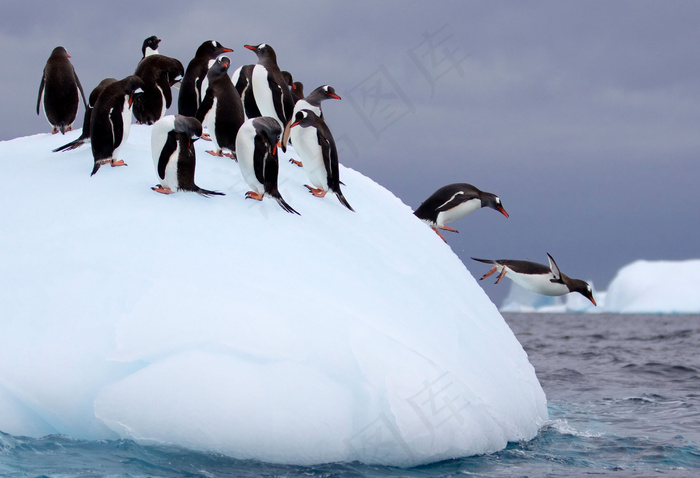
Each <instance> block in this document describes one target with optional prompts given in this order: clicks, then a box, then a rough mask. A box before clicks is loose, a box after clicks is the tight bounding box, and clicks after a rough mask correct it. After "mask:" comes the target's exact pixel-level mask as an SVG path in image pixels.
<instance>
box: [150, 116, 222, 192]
mask: <svg viewBox="0 0 700 478" xmlns="http://www.w3.org/2000/svg"><path fill="white" fill-rule="evenodd" d="M201 136H202V123H200V122H199V120H197V119H196V118H192V117H191V116H182V115H175V116H172V115H168V116H164V117H163V118H161V119H160V120H158V121H157V122H156V123H155V124H154V125H153V129H152V130H151V153H152V155H153V164H154V165H155V167H156V172H157V173H158V178H160V183H159V184H158V185H157V186H155V187H152V188H151V189H153V190H154V191H156V192H159V193H162V194H172V193H174V192H176V191H193V192H196V193H197V194H201V195H202V196H212V195H215V196H223V195H224V193H220V192H218V191H209V190H207V189H202V188H200V187H199V186H197V185H196V184H195V183H194V168H195V164H196V159H195V152H194V141H196V140H197V139H199V138H200V137H201Z"/></svg>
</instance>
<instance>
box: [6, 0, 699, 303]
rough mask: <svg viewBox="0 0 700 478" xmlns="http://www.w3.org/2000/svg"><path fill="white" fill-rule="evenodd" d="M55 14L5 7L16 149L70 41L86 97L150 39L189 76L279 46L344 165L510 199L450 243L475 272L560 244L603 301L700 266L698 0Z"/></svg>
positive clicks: (564, 258)
mask: <svg viewBox="0 0 700 478" xmlns="http://www.w3.org/2000/svg"><path fill="white" fill-rule="evenodd" d="M41 3H43V5H42V6H37V3H34V2H13V3H12V4H9V5H4V6H3V15H2V16H1V17H0V25H2V29H1V31H0V35H2V38H1V40H2V48H0V55H1V57H0V59H1V61H2V73H1V75H2V76H1V77H0V81H1V82H2V84H1V86H2V91H3V93H2V95H1V97H0V101H1V102H2V104H1V105H0V106H1V108H2V112H3V118H2V130H1V131H0V139H2V140H6V139H11V138H15V137H18V136H27V135H31V134H37V133H46V132H48V131H50V127H49V125H48V123H47V122H46V118H45V117H44V113H43V110H42V112H41V116H37V115H36V111H35V107H36V100H37V93H38V87H39V82H40V79H41V72H42V70H43V67H44V65H45V63H46V59H47V58H48V56H49V54H50V53H51V51H52V49H53V48H54V47H56V46H58V45H62V46H64V47H65V48H66V49H67V50H68V53H69V54H70V55H71V56H72V62H73V65H74V66H75V69H76V71H77V73H78V76H79V77H80V80H81V82H82V84H83V87H84V89H85V93H86V95H87V94H89V92H90V91H91V90H92V88H93V87H94V86H96V85H97V83H98V82H99V81H100V80H101V79H103V78H106V77H116V78H123V77H125V76H127V75H130V74H132V73H133V71H134V68H135V67H136V63H137V62H138V60H139V59H140V56H141V51H140V49H141V44H142V42H143V40H144V38H146V37H148V36H150V35H157V36H158V37H159V38H161V39H162V40H163V41H162V43H161V45H160V53H162V54H165V55H168V56H172V57H175V58H178V59H179V60H180V61H181V62H182V63H183V64H184V65H185V66H186V65H187V63H188V62H189V61H190V60H191V58H192V57H193V56H194V52H195V50H196V49H197V47H198V46H199V45H200V44H201V43H202V42H203V41H205V40H218V41H220V42H221V43H223V44H224V45H225V46H228V47H231V48H233V49H234V50H235V51H234V53H232V54H231V59H232V65H233V67H237V66H238V65H241V64H249V63H254V62H255V60H256V57H255V54H254V53H253V52H250V51H248V50H246V49H244V48H243V45H245V44H258V43H263V42H264V43H268V44H270V45H272V46H273V48H274V49H275V50H276V52H277V58H278V63H279V65H280V67H281V68H282V69H285V70H288V71H290V72H291V73H292V74H293V75H294V78H295V80H299V81H302V82H303V83H304V85H305V89H306V91H307V92H309V91H311V90H312V89H313V88H315V87H316V86H319V85H322V84H330V85H332V86H334V87H335V89H336V90H337V91H338V93H339V95H340V96H341V97H342V98H343V99H342V101H336V102H334V101H329V102H326V103H324V113H325V115H326V119H327V122H328V123H329V126H330V127H331V130H332V132H333V134H334V136H335V138H336V142H337V143H338V145H339V148H340V161H341V163H343V164H344V165H345V166H347V167H350V168H353V169H356V170H358V171H360V172H362V173H363V174H365V175H367V176H369V177H371V178H373V179H374V180H375V181H377V182H378V183H380V184H381V185H383V186H385V187H386V188H388V189H389V190H391V191H392V192H393V193H394V194H396V195H397V196H398V197H400V198H401V199H402V200H403V201H404V202H405V203H406V204H407V205H409V206H411V207H412V208H414V209H415V208H417V207H418V205H419V204H420V203H421V201H423V200H424V199H425V198H427V197H428V196H429V195H430V194H431V193H432V192H434V191H435V190H436V189H438V188H439V187H441V186H444V185H446V184H449V183H454V182H467V183H471V184H473V185H475V186H477V187H478V188H480V189H483V190H486V191H489V192H493V193H495V194H497V195H499V196H500V198H501V200H502V201H503V204H504V206H505V208H506V210H507V211H508V212H509V213H510V215H511V217H510V218H509V219H506V218H504V217H503V216H502V215H500V214H499V213H497V212H496V211H492V210H480V211H476V212H475V213H473V214H472V215H470V216H468V217H466V218H464V219H461V220H460V221H457V222H455V223H452V226H454V227H456V228H457V229H459V231H460V233H459V234H451V233H449V232H446V233H445V235H446V237H447V239H448V242H449V245H450V246H451V247H452V249H453V250H454V251H455V253H457V254H458V255H459V256H460V258H461V259H462V260H463V261H465V263H466V265H467V267H468V268H469V269H470V270H471V271H472V272H473V274H474V275H475V276H477V277H480V276H481V274H482V273H484V272H486V270H487V269H488V266H486V265H484V264H479V263H475V262H473V261H470V260H469V257H470V256H475V257H485V258H505V259H529V260H535V261H537V262H546V256H545V252H549V253H550V254H552V256H553V257H554V258H555V259H556V260H557V263H558V264H559V266H560V268H561V269H562V271H563V272H564V273H565V274H567V275H570V276H572V277H576V278H580V279H584V280H593V282H594V283H595V286H596V287H597V288H598V289H605V288H607V286H608V284H609V282H610V280H611V279H612V278H613V276H614V274H615V272H616V271H617V270H618V269H619V268H620V267H622V266H623V265H625V264H627V263H629V262H631V261H633V260H635V259H640V258H643V259H673V260H678V259H688V258H697V257H700V212H699V209H700V187H698V180H699V179H700V157H699V156H700V101H699V98H700V34H699V33H698V25H700V2H696V1H669V2H658V1H642V0H631V1H608V0H605V1H589V0H587V1H556V2H555V1H548V2H544V1H532V2H527V1H517V2H515V1H513V2H493V1H471V2H470V1H458V2H440V1H433V2H414V3H409V2H403V1H402V2H378V1H376V0H372V1H364V0H363V1H355V2H342V3H337V4H333V3H330V2H323V1H318V2H311V1H308V2H267V1H255V2H245V3H234V2H229V1H216V2H192V1H186V2H185V1H180V0H171V1H168V2H131V1H121V2H112V4H111V5H103V4H101V3H86V4H85V5H86V6H85V7H81V8H80V9H78V8H77V7H74V6H73V5H72V4H66V3H57V2H41ZM233 67H232V68H233ZM175 104H177V102H175ZM171 112H175V111H171ZM82 115H83V110H82V108H81V110H80V111H79V113H78V116H79V119H78V121H76V127H80V126H81V122H82ZM17 159H18V160H21V158H17ZM57 160H60V156H59V157H57ZM37 174H40V171H38V172H37ZM56 186H57V187H60V185H56ZM6 207H7V205H6ZM8 226H10V225H7V224H5V225H3V227H8ZM406 239H407V240H410V238H406ZM436 240H439V239H438V238H437V237H436ZM669 280H673V281H681V280H683V278H682V277H669ZM492 283H493V281H492V280H490V279H489V280H488V283H487V284H484V287H485V289H486V291H487V293H489V295H490V296H491V297H492V298H494V299H495V300H496V302H497V303H500V300H501V299H502V298H503V295H504V294H505V293H506V292H507V288H508V286H507V285H504V284H503V283H502V284H499V285H497V286H496V285H493V284H492Z"/></svg>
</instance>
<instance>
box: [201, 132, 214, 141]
mask: <svg viewBox="0 0 700 478" xmlns="http://www.w3.org/2000/svg"><path fill="white" fill-rule="evenodd" d="M200 138H202V139H203V140H204V141H211V136H210V135H209V133H202V136H200Z"/></svg>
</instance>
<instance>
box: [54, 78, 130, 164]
mask: <svg viewBox="0 0 700 478" xmlns="http://www.w3.org/2000/svg"><path fill="white" fill-rule="evenodd" d="M116 82H117V79H116V78H105V79H104V80H102V81H100V83H99V84H98V85H97V86H96V87H95V88H94V89H93V90H92V91H91V92H90V96H89V97H88V104H87V108H85V116H84V117H83V130H82V132H81V133H80V136H78V138H77V139H74V140H73V141H71V142H70V143H66V144H64V145H63V146H59V147H58V148H56V149H54V150H53V152H54V153H57V152H59V151H70V150H72V149H76V148H79V147H81V146H82V145H83V144H85V143H87V142H89V141H90V118H91V117H92V110H93V108H94V107H95V102H96V101H97V98H98V97H99V96H100V93H102V90H104V89H105V87H107V85H111V84H112V83H116Z"/></svg>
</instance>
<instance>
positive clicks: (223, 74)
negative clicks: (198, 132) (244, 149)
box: [195, 55, 245, 159]
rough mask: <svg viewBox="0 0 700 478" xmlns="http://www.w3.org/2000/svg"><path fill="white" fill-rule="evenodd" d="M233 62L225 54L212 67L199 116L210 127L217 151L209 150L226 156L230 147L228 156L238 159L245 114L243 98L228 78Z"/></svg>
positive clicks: (212, 153)
mask: <svg viewBox="0 0 700 478" xmlns="http://www.w3.org/2000/svg"><path fill="white" fill-rule="evenodd" d="M230 65H231V60H230V59H229V58H228V57H227V56H223V55H222V56H220V57H219V58H218V60H216V61H215V62H214V63H213V64H212V66H211V68H209V72H208V73H207V77H206V79H205V81H204V82H203V86H204V88H205V89H203V90H202V103H201V104H200V105H199V108H198V109H197V114H196V115H195V117H196V118H197V119H198V120H199V121H201V122H202V125H204V126H205V127H206V128H207V130H208V131H209V135H210V137H211V140H212V142H213V143H214V150H209V151H207V153H209V154H211V155H214V156H224V152H223V150H224V149H226V150H228V151H230V152H231V153H226V154H225V156H227V157H229V158H231V159H236V135H237V134H238V130H239V129H240V127H241V125H242V124H243V122H244V121H245V117H244V114H243V102H242V101H241V97H240V95H239V94H238V92H237V91H236V88H235V87H234V86H233V83H231V80H230V79H229V77H228V68H229V66H230Z"/></svg>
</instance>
